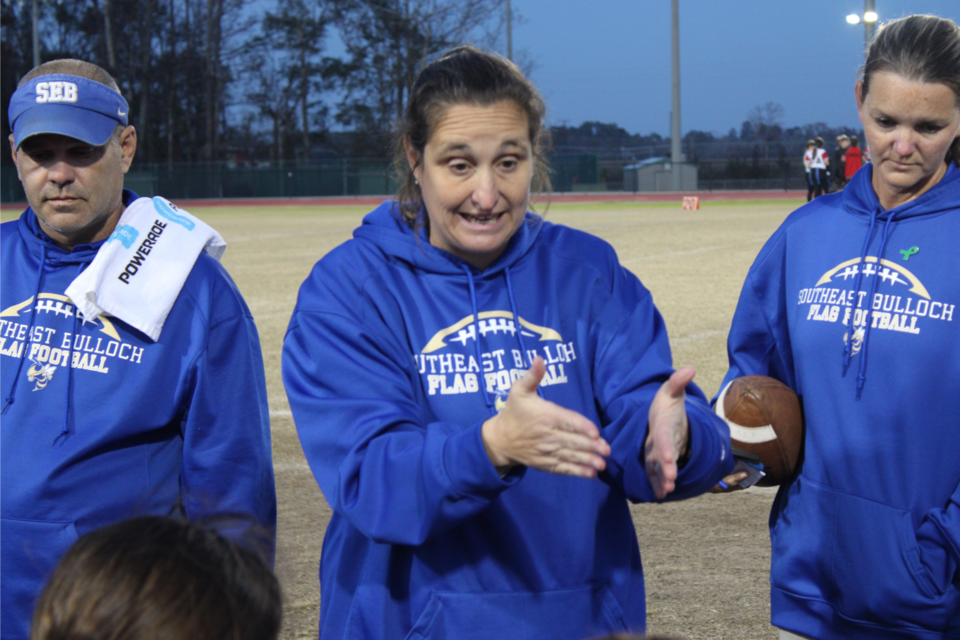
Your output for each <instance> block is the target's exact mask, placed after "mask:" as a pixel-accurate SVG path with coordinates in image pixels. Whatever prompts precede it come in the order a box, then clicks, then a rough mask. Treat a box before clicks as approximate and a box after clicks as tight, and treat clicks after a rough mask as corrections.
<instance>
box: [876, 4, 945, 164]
mask: <svg viewBox="0 0 960 640" xmlns="http://www.w3.org/2000/svg"><path fill="white" fill-rule="evenodd" d="M879 71H889V72H892V73H896V74H897V75H899V76H903V77H904V78H907V79H909V80H915V81H917V82H925V83H928V84H945V85H947V86H948V87H949V88H950V89H951V90H952V91H953V95H954V99H955V100H956V105H957V108H958V109H960V27H958V26H957V23H955V22H954V21H952V20H947V19H946V18H938V17H937V16H926V15H917V16H907V17H906V18H900V19H898V20H892V21H890V22H888V23H887V24H885V25H883V26H882V27H881V28H880V30H879V31H878V32H877V36H876V37H875V38H874V39H873V41H872V42H871V43H870V47H869V48H868V49H867V61H866V62H865V63H864V65H863V67H862V68H861V69H860V80H861V81H862V84H861V86H860V99H861V100H862V99H863V98H866V97H867V91H869V89H870V80H871V79H872V78H873V74H875V73H877V72H879ZM947 155H948V157H950V159H952V160H953V161H954V162H955V163H957V165H958V166H960V138H957V139H955V140H954V141H953V144H952V145H951V146H950V151H949V152H948V154H947Z"/></svg>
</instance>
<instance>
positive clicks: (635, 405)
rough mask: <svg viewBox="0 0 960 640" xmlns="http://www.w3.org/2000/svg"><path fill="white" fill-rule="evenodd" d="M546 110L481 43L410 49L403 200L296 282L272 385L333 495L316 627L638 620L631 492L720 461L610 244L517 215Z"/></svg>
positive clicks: (688, 378) (445, 632)
mask: <svg viewBox="0 0 960 640" xmlns="http://www.w3.org/2000/svg"><path fill="white" fill-rule="evenodd" d="M544 111H545V109H544V104H543V100H542V99H541V97H540V94H539V92H537V90H536V88H535V87H534V86H533V85H532V83H531V82H530V81H529V80H528V79H526V78H525V77H523V75H522V73H521V72H520V70H519V69H518V68H517V67H516V65H514V64H513V63H512V62H510V61H508V60H506V59H504V58H502V57H500V56H498V55H496V54H492V53H487V52H483V51H480V50H477V49H475V48H472V47H461V48H457V49H454V50H452V51H449V52H447V53H446V54H444V55H442V56H440V57H439V58H438V59H437V60H435V61H434V62H432V63H430V64H428V65H427V66H426V67H425V68H424V69H423V71H422V72H421V73H420V75H419V77H418V78H417V80H416V81H415V83H414V85H413V88H412V91H411V95H410V101H409V104H408V107H407V110H406V113H405V116H404V119H403V121H402V122H401V124H400V130H399V132H398V144H397V164H398V169H399V171H400V172H401V176H402V181H401V184H402V185H403V186H402V187H401V191H400V195H399V198H398V201H388V202H385V203H384V204H383V205H381V206H380V207H379V208H377V209H376V210H375V211H373V212H372V213H371V214H369V215H367V216H366V217H365V218H364V220H363V224H362V225H361V226H360V227H359V228H358V229H357V230H356V231H355V232H354V238H353V239H352V240H350V241H348V242H346V243H345V244H343V245H341V246H340V247H338V248H336V249H334V250H333V251H331V252H330V253H329V254H327V255H326V256H325V257H324V258H323V259H321V260H320V261H319V262H318V263H317V265H316V266H315V267H314V269H313V272H312V273H311V274H310V276H309V277H308V278H307V280H306V281H305V282H304V284H303V286H302V287H301V288H300V293H299V296H298V299H297V305H296V308H295V310H294V313H293V317H292V318H291V320H290V325H289V327H288V330H287V335H286V337H285V340H284V350H283V379H284V384H285V386H286V390H287V396H288V397H289V399H290V407H291V409H292V411H293V418H294V421H295V423H296V427H297V432H298V434H299V436H300V442H301V444H302V445H303V450H304V452H305V454H306V457H307V460H308V462H309V464H310V467H311V469H312V471H313V474H314V476H315V477H316V479H317V482H318V484H319V485H320V488H321V489H322V490H323V494H324V495H325V496H326V498H327V500H328V502H329V503H330V506H331V507H332V509H333V517H332V518H331V520H330V525H329V526H328V528H327V531H326V537H325V539H324V546H323V555H322V557H321V566H320V585H321V594H322V595H321V604H320V638H322V639H324V640H326V639H334V638H345V637H350V638H381V639H384V640H401V639H403V638H413V637H416V638H424V639H428V638H429V639H439V638H457V639H458V640H475V639H476V640H479V639H481V638H483V639H487V638H498V639H501V640H512V639H520V638H551V639H553V640H565V639H566V640H581V639H582V638H585V637H588V636H591V635H598V634H602V633H609V632H611V631H624V630H631V631H635V632H642V631H643V630H644V628H645V625H646V603H645V593H644V581H643V570H642V567H641V563H640V551H639V547H638V545H637V534H636V530H635V529H634V526H633V522H632V519H631V515H630V509H629V507H628V501H647V502H651V501H660V500H666V499H674V500H675V499H682V498H687V497H691V496H694V495H698V494H700V493H703V492H706V491H707V490H709V489H710V488H711V487H712V486H713V485H714V484H716V483H717V481H719V480H720V479H721V478H722V477H723V476H724V475H725V473H729V471H730V470H731V469H732V467H733V459H732V456H731V453H730V434H729V430H728V428H727V426H726V424H725V423H724V422H723V421H722V420H720V419H719V418H718V417H717V416H715V415H714V414H713V412H712V411H711V410H710V408H709V406H708V405H707V403H706V402H705V399H704V397H703V395H702V393H701V392H700V390H699V389H698V388H697V387H696V386H694V385H693V384H692V378H693V375H694V371H693V369H692V368H691V367H686V368H683V369H680V370H679V371H674V369H673V366H672V362H671V356H670V345H669V341H668V338H667V332H666V328H665V327H664V323H663V320H662V318H661V316H660V314H659V313H658V311H657V309H656V307H655V306H654V303H653V298H652V296H651V295H650V293H649V292H648V291H647V290H646V289H645V288H644V287H643V285H642V284H641V283H640V281H639V280H638V279H637V278H636V276H634V275H633V274H632V273H631V272H630V271H628V270H627V269H625V268H624V267H622V266H621V265H620V263H619V261H618V260H617V256H616V253H615V252H614V251H613V249H612V248H611V247H610V245H608V244H607V243H605V242H604V241H602V240H600V239H599V238H596V237H593V236H591V235H589V234H586V233H583V232H581V231H577V230H574V229H571V228H568V227H564V226H561V225H557V224H551V223H549V222H547V221H545V220H544V219H543V218H542V217H541V216H539V215H536V214H534V213H530V212H529V211H528V205H529V202H530V192H531V189H532V188H533V183H534V179H537V180H538V181H540V180H545V179H546V177H547V173H546V165H545V160H544V155H543V154H544V151H543V143H544V136H545V135H547V133H546V131H545V126H544ZM541 184H542V183H541Z"/></svg>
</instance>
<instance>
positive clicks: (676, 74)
mask: <svg viewBox="0 0 960 640" xmlns="http://www.w3.org/2000/svg"><path fill="white" fill-rule="evenodd" d="M671 4H672V6H673V112H672V113H671V114H670V115H671V117H670V162H671V164H672V167H671V168H672V169H673V180H672V186H671V189H672V190H673V191H680V189H681V180H680V169H681V167H680V162H681V159H680V8H679V6H678V5H679V0H672V2H671Z"/></svg>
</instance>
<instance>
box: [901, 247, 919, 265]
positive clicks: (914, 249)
mask: <svg viewBox="0 0 960 640" xmlns="http://www.w3.org/2000/svg"><path fill="white" fill-rule="evenodd" d="M919 251H920V247H910V248H909V249H900V253H902V254H903V261H904V262H906V261H907V260H909V259H910V256H912V255H913V254H915V253H918V252H919Z"/></svg>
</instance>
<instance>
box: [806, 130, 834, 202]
mask: <svg viewBox="0 0 960 640" xmlns="http://www.w3.org/2000/svg"><path fill="white" fill-rule="evenodd" d="M813 144H814V149H813V154H812V156H811V159H810V180H811V182H813V197H814V198H819V197H820V196H822V195H823V194H825V193H830V158H828V157H827V151H826V149H824V148H823V138H821V137H820V136H817V137H816V138H815V139H814V141H813Z"/></svg>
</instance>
